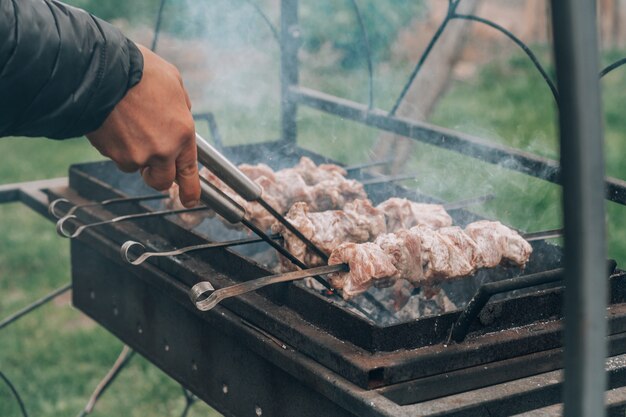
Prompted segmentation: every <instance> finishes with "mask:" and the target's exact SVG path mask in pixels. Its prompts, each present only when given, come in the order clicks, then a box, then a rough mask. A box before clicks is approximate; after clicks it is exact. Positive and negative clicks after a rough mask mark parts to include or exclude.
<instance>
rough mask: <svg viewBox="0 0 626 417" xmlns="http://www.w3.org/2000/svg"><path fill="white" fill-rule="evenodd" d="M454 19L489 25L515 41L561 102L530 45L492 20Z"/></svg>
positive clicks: (477, 17)
mask: <svg viewBox="0 0 626 417" xmlns="http://www.w3.org/2000/svg"><path fill="white" fill-rule="evenodd" d="M452 19H462V20H469V21H472V22H478V23H482V24H483V25H487V26H489V27H491V28H493V29H495V30H497V31H499V32H500V33H502V34H504V35H505V36H506V37H508V38H509V39H510V40H511V41H513V43H515V44H516V45H517V46H519V47H520V49H521V50H522V51H524V53H525V54H526V56H527V57H528V59H530V61H531V62H532V63H533V65H534V66H535V69H536V70H537V71H538V72H539V74H540V75H541V77H542V78H543V80H544V81H545V82H546V84H548V88H550V92H551V93H552V96H553V97H554V101H555V102H556V103H558V102H559V92H558V91H557V89H556V86H555V85H554V82H553V81H552V79H551V78H550V76H549V75H548V72H547V71H546V70H545V68H544V67H543V65H541V62H540V61H539V58H537V56H536V55H535V54H534V52H533V51H532V50H531V49H530V48H529V47H528V45H526V44H525V43H524V42H522V41H521V40H520V39H519V38H518V37H517V36H515V35H514V34H513V32H511V31H509V30H507V29H506V28H504V27H503V26H500V25H499V24H497V23H495V22H492V21H491V20H488V19H485V18H483V17H479V16H474V15H468V14H459V13H454V15H453V16H452Z"/></svg>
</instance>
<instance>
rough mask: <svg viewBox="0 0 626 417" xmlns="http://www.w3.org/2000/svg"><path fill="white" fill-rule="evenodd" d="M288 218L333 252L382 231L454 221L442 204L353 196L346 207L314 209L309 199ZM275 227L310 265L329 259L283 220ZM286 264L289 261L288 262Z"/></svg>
mask: <svg viewBox="0 0 626 417" xmlns="http://www.w3.org/2000/svg"><path fill="white" fill-rule="evenodd" d="M286 218H287V219H288V220H289V221H290V222H291V223H292V224H293V225H294V226H296V227H297V228H298V230H300V231H301V232H302V233H303V234H304V235H305V236H306V237H307V238H308V239H309V240H310V241H312V242H313V243H314V244H315V245H316V246H317V247H318V248H320V249H321V250H322V251H324V252H326V253H328V254H330V253H331V252H332V251H333V249H335V248H336V247H337V246H339V245H340V244H341V243H344V242H353V243H364V242H369V241H372V240H374V239H375V238H376V237H377V236H379V235H381V234H383V233H390V232H394V231H396V230H400V229H409V228H411V227H413V226H419V225H424V226H428V227H431V228H441V227H446V226H451V225H452V218H451V217H450V215H449V214H448V213H447V212H446V210H445V207H444V206H442V205H440V204H423V203H416V202H414V201H410V200H407V199H404V198H395V197H393V198H390V199H388V200H386V201H384V202H382V203H380V204H379V205H378V206H376V207H374V206H373V205H372V204H371V202H370V201H369V200H360V199H357V200H354V201H353V202H350V203H347V204H346V205H345V206H344V208H343V210H328V211H323V212H313V211H312V210H310V209H309V207H308V205H307V204H306V203H296V204H294V205H293V206H292V207H291V209H290V210H289V212H287V215H286ZM272 231H273V232H275V233H281V234H282V235H283V236H284V245H285V247H286V248H287V249H288V250H289V251H290V252H291V253H293V254H294V255H295V256H296V257H298V258H299V259H301V260H303V261H304V262H305V263H307V264H308V265H312V266H317V265H323V264H325V263H326V262H325V261H326V260H325V259H322V258H320V257H318V256H317V255H316V254H314V253H312V252H311V251H309V250H308V248H307V247H306V246H305V245H303V244H302V242H301V241H300V240H298V239H295V237H294V236H293V235H291V234H290V233H289V231H287V230H285V228H284V227H282V225H280V224H274V225H273V226H272ZM286 266H287V265H286Z"/></svg>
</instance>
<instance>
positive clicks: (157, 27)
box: [150, 0, 166, 52]
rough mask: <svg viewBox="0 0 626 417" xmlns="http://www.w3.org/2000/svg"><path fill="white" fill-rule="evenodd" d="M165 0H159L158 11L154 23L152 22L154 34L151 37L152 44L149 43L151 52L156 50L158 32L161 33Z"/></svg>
mask: <svg viewBox="0 0 626 417" xmlns="http://www.w3.org/2000/svg"><path fill="white" fill-rule="evenodd" d="M165 1H166V0H161V2H160V3H159V11H158V12H157V18H156V23H155V24H154V36H153V37H152V45H150V50H151V51H152V52H155V51H156V47H157V43H158V42H159V33H161V22H162V21H163V9H164V8H165Z"/></svg>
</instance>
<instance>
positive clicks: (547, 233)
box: [522, 229, 563, 242]
mask: <svg viewBox="0 0 626 417" xmlns="http://www.w3.org/2000/svg"><path fill="white" fill-rule="evenodd" d="M522 237H523V238H524V240H526V241H527V242H534V241H536V240H546V239H556V238H558V237H563V229H551V230H543V231H541V232H532V233H524V234H523V235H522Z"/></svg>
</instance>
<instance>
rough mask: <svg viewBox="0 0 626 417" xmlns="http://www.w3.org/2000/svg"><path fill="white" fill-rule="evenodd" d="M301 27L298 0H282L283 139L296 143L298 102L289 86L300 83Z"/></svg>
mask: <svg viewBox="0 0 626 417" xmlns="http://www.w3.org/2000/svg"><path fill="white" fill-rule="evenodd" d="M299 48H300V28H299V26H298V0H281V2H280V104H281V124H282V134H281V139H282V140H283V141H285V142H292V143H295V142H296V139H297V132H298V126H297V123H296V115H297V112H298V104H297V102H295V101H293V100H291V99H290V97H289V88H290V87H292V86H295V85H298V78H299V77H298V49H299Z"/></svg>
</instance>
